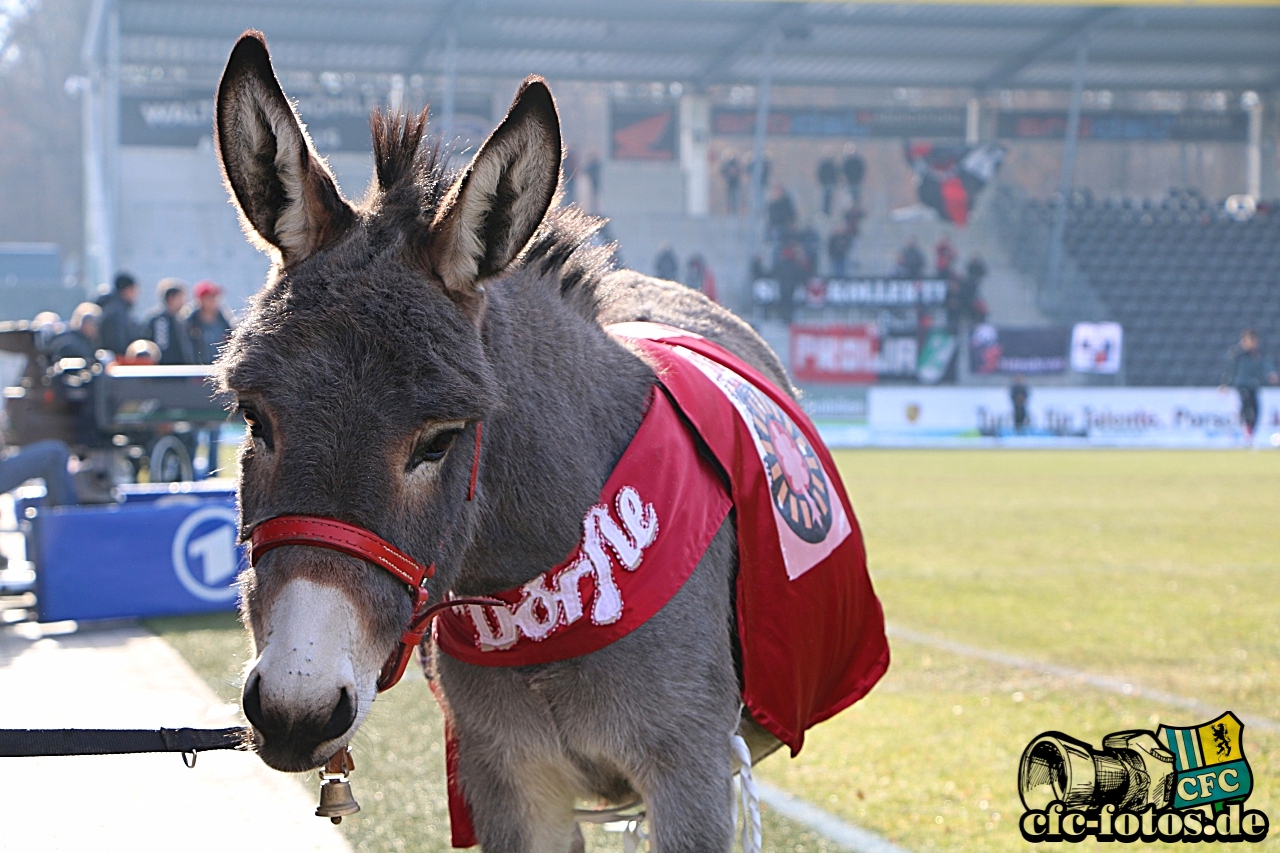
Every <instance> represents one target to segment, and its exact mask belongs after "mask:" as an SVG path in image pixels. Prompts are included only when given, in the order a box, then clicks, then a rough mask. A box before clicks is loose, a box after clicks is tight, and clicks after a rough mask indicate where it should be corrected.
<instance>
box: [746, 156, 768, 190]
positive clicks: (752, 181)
mask: <svg viewBox="0 0 1280 853" xmlns="http://www.w3.org/2000/svg"><path fill="white" fill-rule="evenodd" d="M746 173H747V178H748V179H749V180H748V183H747V188H748V189H747V191H748V192H750V193H752V194H753V195H754V193H755V192H756V188H757V186H758V187H759V190H760V192H761V193H763V192H764V188H765V187H767V186H769V175H770V174H772V173H773V161H772V160H770V159H769V155H768V154H765V155H764V157H762V158H761V160H760V174H759V175H757V174H756V158H755V155H754V154H753V155H751V159H750V160H748V161H747V165H746ZM757 181H759V184H758V185H757V183H756V182H757Z"/></svg>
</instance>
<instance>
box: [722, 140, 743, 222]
mask: <svg viewBox="0 0 1280 853" xmlns="http://www.w3.org/2000/svg"><path fill="white" fill-rule="evenodd" d="M720 177H722V178H724V191H725V197H726V199H727V200H728V203H729V214H730V215H731V216H737V215H738V214H739V213H741V212H742V164H741V163H740V162H738V158H737V157H735V156H734V155H733V154H730V155H729V157H728V159H726V160H725V161H724V162H723V163H721V164H720Z"/></svg>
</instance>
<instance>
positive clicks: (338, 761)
mask: <svg viewBox="0 0 1280 853" xmlns="http://www.w3.org/2000/svg"><path fill="white" fill-rule="evenodd" d="M355 766H356V763H355V760H354V759H353V758H352V757H351V751H350V750H348V749H345V748H344V749H343V750H342V751H341V752H336V753H334V755H333V757H332V758H330V759H329V761H328V763H326V764H325V766H324V769H323V770H321V771H320V782H321V785H320V806H319V807H318V808H317V809H316V817H327V818H329V820H331V821H332V822H334V823H342V818H343V817H345V816H346V815H350V814H355V813H356V812H358V811H360V804H359V803H357V802H356V798H355V797H353V796H352V795H351V783H350V782H348V781H347V778H348V774H349V773H350V772H351V771H352V770H354V769H355Z"/></svg>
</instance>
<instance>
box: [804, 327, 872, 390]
mask: <svg viewBox="0 0 1280 853" xmlns="http://www.w3.org/2000/svg"><path fill="white" fill-rule="evenodd" d="M879 351H880V337H879V335H878V334H877V333H876V327H875V326H873V325H871V324H868V323H864V324H859V325H840V326H835V325H825V326H816V325H815V326H809V325H802V324H799V323H797V324H794V325H792V327H791V373H792V375H793V376H794V377H795V378H796V379H797V380H799V381H801V382H860V383H866V384H870V383H873V382H875V381H876V374H877V372H878V367H879V362H880V359H879V358H878V355H879Z"/></svg>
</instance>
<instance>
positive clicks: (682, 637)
mask: <svg viewBox="0 0 1280 853" xmlns="http://www.w3.org/2000/svg"><path fill="white" fill-rule="evenodd" d="M736 568H737V548H736V530H735V528H734V525H733V523H732V522H731V521H726V523H725V524H724V525H723V526H722V527H721V529H720V531H719V532H718V533H717V535H716V537H715V539H714V540H713V541H712V543H711V545H710V546H709V547H708V548H707V551H706V553H705V554H704V555H703V558H702V561H701V562H700V563H699V565H698V568H697V569H696V570H695V571H694V573H693V575H692V576H691V577H690V578H689V580H688V581H686V582H685V584H684V586H683V587H682V588H681V589H680V591H679V592H678V593H677V594H676V595H675V596H674V597H673V598H672V599H671V601H669V602H668V603H667V605H666V607H664V608H663V609H662V610H661V611H659V612H658V614H656V615H655V616H654V617H653V618H652V619H650V620H649V622H648V623H646V624H645V625H644V626H643V627H642V628H640V629H639V630H637V631H635V632H633V633H632V634H630V635H628V636H627V637H624V638H623V639H622V640H620V641H618V642H617V643H614V644H613V645H612V646H609V647H607V648H606V649H604V650H602V652H600V653H597V654H596V655H592V656H591V658H592V665H593V666H599V667H600V670H599V671H598V676H599V678H600V680H601V681H602V682H603V683H607V684H610V685H612V689H613V693H614V696H613V701H614V702H616V708H617V709H618V712H617V714H616V717H615V720H616V722H615V726H617V728H618V729H620V730H621V739H622V744H621V751H620V752H621V754H620V755H619V756H618V760H619V762H620V764H621V765H622V766H623V767H624V768H625V770H626V773H627V776H628V777H629V778H630V779H631V782H632V784H633V785H634V787H635V788H636V790H637V791H638V792H639V793H640V794H641V796H643V797H644V800H645V806H646V809H647V811H648V813H649V816H650V823H649V825H650V833H651V836H652V838H653V842H654V846H653V849H654V850H655V851H658V853H722V851H723V853H727V851H728V850H729V849H730V846H731V843H732V836H733V827H732V808H733V806H732V800H731V790H732V788H731V778H732V773H733V766H732V758H731V753H730V738H731V736H732V735H733V734H734V732H735V731H736V730H737V726H738V719H739V717H738V707H739V703H740V701H741V698H740V695H739V689H738V679H737V675H736V673H735V669H734V664H733V644H732V631H733V612H732V607H731V601H732V598H731V590H732V584H733V582H734V578H735V574H736ZM610 658H613V659H612V660H611V659H610Z"/></svg>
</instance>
